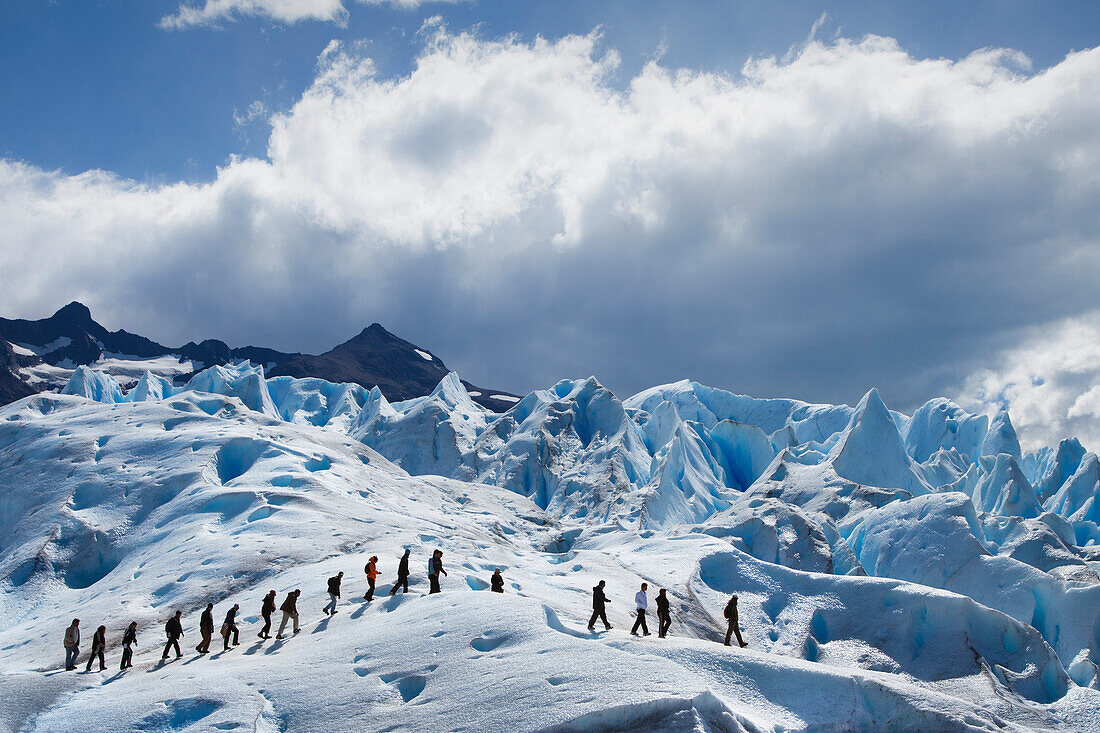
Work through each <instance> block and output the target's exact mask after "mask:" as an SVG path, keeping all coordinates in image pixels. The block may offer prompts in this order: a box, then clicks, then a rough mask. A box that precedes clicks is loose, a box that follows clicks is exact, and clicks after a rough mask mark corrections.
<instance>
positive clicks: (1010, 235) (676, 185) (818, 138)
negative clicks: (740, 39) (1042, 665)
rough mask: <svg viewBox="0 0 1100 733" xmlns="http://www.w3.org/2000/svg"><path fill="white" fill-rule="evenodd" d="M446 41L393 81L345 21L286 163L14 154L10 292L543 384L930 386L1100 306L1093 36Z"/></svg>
mask: <svg viewBox="0 0 1100 733" xmlns="http://www.w3.org/2000/svg"><path fill="white" fill-rule="evenodd" d="M424 43H425V45H424V48H423V50H422V52H421V53H420V55H419V58H418V59H417V61H416V64H415V68H414V70H413V71H412V72H411V73H410V74H408V75H407V76H401V77H395V78H385V77H381V76H380V75H379V74H378V72H377V71H376V69H375V66H374V64H373V63H372V62H371V60H370V58H368V57H366V56H364V55H362V51H360V50H357V49H354V48H350V47H343V46H340V45H339V44H333V45H331V46H330V47H329V49H327V50H326V52H325V54H324V55H323V56H322V58H321V60H320V65H319V69H318V73H317V77H316V79H315V81H314V82H313V84H312V85H311V86H310V87H309V89H308V90H307V91H306V92H305V93H304V94H303V95H302V97H301V99H299V100H298V101H297V103H296V104H295V105H294V106H293V107H292V108H290V109H289V110H286V111H285V112H282V113H279V114H275V115H273V116H272V117H271V118H270V122H271V134H270V138H269V141H268V147H267V154H266V156H265V157H263V158H239V159H233V160H231V161H230V162H228V163H227V164H226V165H225V166H224V167H222V168H221V169H220V170H219V171H218V173H217V176H216V178H215V179H214V180H213V181H211V182H209V183H205V184H202V185H192V184H185V183H179V184H175V185H165V186H153V185H146V184H139V183H137V182H134V181H129V180H123V179H120V178H118V177H116V176H113V175H111V174H109V173H104V172H99V171H92V172H87V173H84V174H80V175H75V176H70V175H64V174H62V173H59V172H55V171H47V170H42V169H40V168H37V167H35V166H34V165H32V164H28V163H22V162H14V161H6V162H4V163H2V164H0V218H2V220H3V221H5V222H7V226H6V227H5V228H4V230H3V231H2V232H0V254H2V255H3V258H4V268H3V269H2V271H0V306H2V310H3V312H4V313H7V314H22V315H34V314H40V313H48V312H49V311H50V310H52V309H53V308H55V307H56V306H57V305H58V304H59V303H62V302H67V300H68V299H69V298H72V297H80V298H82V299H84V300H85V301H86V302H88V303H89V305H91V306H92V307H93V310H94V311H95V312H96V313H97V314H100V315H102V316H103V318H104V320H106V321H107V322H108V323H109V324H111V325H114V326H115V327H117V326H123V325H124V326H126V327H127V328H137V329H141V330H142V331H143V332H147V333H148V334H149V335H151V336H153V337H156V338H158V339H159V340H162V341H165V342H170V343H171V342H182V341H184V340H187V339H191V338H197V337H205V336H211V335H213V336H219V337H221V338H225V339H226V340H228V341H230V342H232V343H237V344H241V343H245V342H251V343H264V344H269V345H273V346H276V347H282V348H288V349H296V350H297V349H312V350H316V349H322V348H325V347H328V346H330V345H331V344H333V343H335V342H336V341H337V340H339V339H342V338H345V337H347V336H349V335H351V334H353V333H355V332H356V331H357V330H358V329H359V328H361V327H362V326H363V325H364V324H365V323H367V322H369V321H371V320H378V321H381V322H383V323H384V324H386V325H387V326H388V327H390V328H391V329H392V330H394V331H396V332H397V333H399V334H401V335H403V336H405V337H406V338H409V339H410V340H413V341H416V342H419V343H421V344H423V345H426V346H428V347H430V348H431V349H432V350H433V351H434V352H436V353H439V354H442V355H443V356H444V357H445V358H446V359H447V361H448V363H449V364H450V365H451V366H452V367H457V368H458V369H459V370H460V371H461V372H463V373H464V375H465V376H467V377H468V378H470V379H472V380H475V381H478V382H480V383H485V384H492V385H494V386H499V387H502V388H509V389H512V390H516V391H522V390H525V389H529V388H532V387H536V386H544V385H546V384H548V383H552V382H553V381H555V380H556V379H558V378H560V377H563V376H577V375H581V376H586V375H588V374H592V373H594V374H596V375H597V376H599V377H601V378H602V379H603V380H604V381H605V382H607V383H608V384H609V386H611V387H612V388H614V389H616V390H617V391H619V392H623V393H629V392H630V391H633V390H635V389H640V388H642V387H644V386H647V385H650V384H653V383H657V382H660V381H668V380H673V379H679V378H682V377H685V376H686V377H692V378H695V379H698V380H700V381H703V382H707V383H710V384H714V385H717V386H722V387H726V388H731V389H734V390H737V391H742V392H747V393H751V394H760V395H790V396H797V397H803V398H809V399H816V400H830V401H848V402H854V401H855V400H857V399H858V398H859V396H860V395H861V394H862V393H863V392H864V391H865V390H866V389H867V388H868V387H870V386H874V385H877V386H879V387H880V388H881V389H882V392H883V394H884V396H885V397H886V399H887V401H888V402H889V403H890V404H891V406H892V407H896V408H898V409H911V408H913V407H915V406H916V405H917V404H919V403H920V402H922V401H923V400H924V399H926V398H928V397H930V396H932V395H933V394H942V393H950V392H951V391H952V390H958V389H959V385H961V384H962V383H963V382H964V380H965V378H966V376H967V375H969V374H973V373H975V372H977V371H978V370H980V369H982V368H986V367H990V364H989V360H990V359H991V358H992V357H991V355H995V354H999V353H1001V352H1004V351H1005V350H1007V349H1009V348H1010V347H1011V346H1013V345H1014V344H1017V343H1019V338H1020V333H1021V329H1026V328H1028V327H1040V326H1042V325H1043V324H1048V323H1055V322H1060V321H1062V320H1064V319H1066V318H1070V317H1074V316H1079V315H1080V314H1081V313H1083V312H1085V311H1087V310H1090V309H1092V308H1094V307H1095V281H1096V274H1097V273H1098V272H1100V248H1098V247H1097V236H1098V232H1100V221H1098V217H1100V207H1097V206H1096V201H1097V200H1098V196H1097V194H1098V192H1100V130H1098V128H1097V126H1096V125H1095V120H1096V119H1100V51H1098V50H1095V49H1094V50H1089V51H1082V52H1078V53H1074V54H1071V55H1070V56H1068V57H1067V58H1066V59H1065V60H1064V61H1062V62H1061V63H1059V64H1058V65H1056V66H1054V67H1052V68H1049V69H1044V70H1040V71H1034V70H1032V69H1031V68H1030V64H1029V62H1028V60H1027V59H1026V57H1024V56H1022V55H1021V54H1019V53H1017V52H1013V51H1008V50H996V49H985V50H980V51H977V52H975V53H973V54H972V55H970V56H968V57H966V58H963V59H959V60H949V59H920V58H916V57H914V56H912V55H911V54H909V53H907V52H906V51H905V50H904V49H902V48H900V47H899V45H898V44H897V43H896V42H895V41H893V40H890V39H886V38H880V37H873V36H872V37H867V38H864V39H861V40H848V39H836V40H833V41H829V42H821V41H817V40H810V41H809V42H807V43H806V44H805V45H804V47H802V48H801V49H800V50H799V51H798V52H796V53H793V54H791V55H789V56H787V57H784V58H783V59H776V58H770V57H769V58H753V59H749V60H748V61H747V62H746V63H745V64H744V66H743V68H741V69H739V70H732V71H729V70H717V71H698V70H686V69H678V68H670V67H668V66H664V65H662V64H661V62H660V61H653V62H651V63H649V64H648V65H646V66H645V67H644V68H643V69H642V70H641V71H640V72H638V73H637V75H635V76H634V77H633V78H630V79H626V80H623V79H621V78H620V76H621V72H620V70H619V59H618V56H617V54H616V52H615V50H614V49H609V48H605V47H604V46H603V45H602V43H601V40H600V38H599V37H598V36H597V35H589V36H568V37H564V38H560V39H556V40H553V39H536V40H534V41H532V42H524V41H521V40H518V39H515V38H505V39H486V38H482V37H479V36H478V35H476V34H473V33H457V34H456V33H449V32H447V31H446V30H445V29H443V28H442V27H440V26H439V25H438V24H436V25H430V26H428V27H427V29H426V32H425V41H424ZM1088 404H1091V403H1089V402H1088V400H1086V401H1085V402H1083V403H1082V405H1083V406H1082V407H1081V408H1079V409H1080V410H1085V409H1087V405H1088Z"/></svg>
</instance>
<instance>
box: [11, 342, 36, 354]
mask: <svg viewBox="0 0 1100 733" xmlns="http://www.w3.org/2000/svg"><path fill="white" fill-rule="evenodd" d="M8 346H10V347H11V350H12V351H14V352H15V353H16V354H17V355H19V356H38V354H36V353H35V351H34V349H31V348H29V347H27V346H21V345H19V344H13V343H12V342H11V341H9V342H8Z"/></svg>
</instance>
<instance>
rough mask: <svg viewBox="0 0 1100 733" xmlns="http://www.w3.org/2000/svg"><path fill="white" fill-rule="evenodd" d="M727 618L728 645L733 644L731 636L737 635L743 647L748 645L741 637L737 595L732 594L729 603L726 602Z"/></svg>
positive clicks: (738, 641) (725, 612)
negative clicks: (738, 623) (738, 622)
mask: <svg viewBox="0 0 1100 733" xmlns="http://www.w3.org/2000/svg"><path fill="white" fill-rule="evenodd" d="M723 613H724V614H725V617H726V619H727V623H728V626H727V627H726V646H732V644H730V636H732V635H734V634H736V635H737V643H738V644H740V645H741V646H742V647H746V646H748V644H746V643H745V640H744V639H742V638H741V629H740V628H739V627H738V625H737V596H731V597H730V600H729V603H727V604H726V610H725V611H724V612H723Z"/></svg>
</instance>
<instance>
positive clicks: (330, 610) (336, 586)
mask: <svg viewBox="0 0 1100 733" xmlns="http://www.w3.org/2000/svg"><path fill="white" fill-rule="evenodd" d="M343 577H344V571H343V570H341V571H340V572H338V573H337V574H336V575H333V576H332V577H331V578H329V579H328V597H329V598H331V599H332V600H330V601H329V603H328V605H327V606H325V607H324V608H322V609H321V610H322V611H324V612H325V615H326V616H335V615H336V602H337V601H338V600H340V581H341V580H342V579H343Z"/></svg>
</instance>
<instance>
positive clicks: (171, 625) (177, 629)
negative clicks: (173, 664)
mask: <svg viewBox="0 0 1100 733" xmlns="http://www.w3.org/2000/svg"><path fill="white" fill-rule="evenodd" d="M181 616H183V611H176V615H175V616H173V617H172V618H170V619H168V621H167V623H165V624H164V635H165V636H167V637H168V642H167V643H166V644H165V645H164V654H162V655H161V656H160V661H162V662H163V661H164V660H165V659H167V658H168V650H169V649H172V648H174V649H175V650H176V659H179V658H180V657H182V656H183V652H181V651H180V639H182V638H183V624H182V623H181V622H180V617H181Z"/></svg>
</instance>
